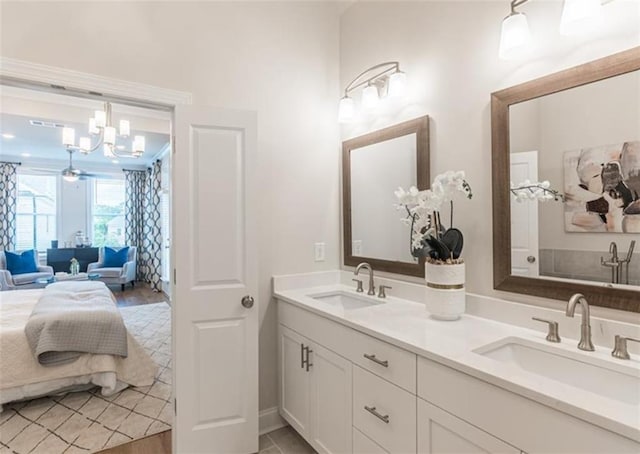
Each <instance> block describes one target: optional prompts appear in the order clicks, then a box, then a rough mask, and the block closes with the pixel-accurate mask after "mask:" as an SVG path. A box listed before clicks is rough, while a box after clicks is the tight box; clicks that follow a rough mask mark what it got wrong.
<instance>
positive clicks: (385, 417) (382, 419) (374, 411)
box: [364, 405, 389, 424]
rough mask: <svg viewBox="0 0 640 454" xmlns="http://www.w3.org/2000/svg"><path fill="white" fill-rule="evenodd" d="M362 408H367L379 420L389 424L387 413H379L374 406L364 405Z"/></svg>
mask: <svg viewBox="0 0 640 454" xmlns="http://www.w3.org/2000/svg"><path fill="white" fill-rule="evenodd" d="M364 409H365V410H367V411H368V412H369V413H371V414H372V415H373V416H375V417H376V418H378V419H379V420H381V421H384V422H385V424H389V415H381V414H380V413H378V412H377V411H376V407H367V406H366V405H365V406H364Z"/></svg>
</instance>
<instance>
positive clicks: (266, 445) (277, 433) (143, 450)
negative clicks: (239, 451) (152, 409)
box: [97, 426, 316, 454]
mask: <svg viewBox="0 0 640 454" xmlns="http://www.w3.org/2000/svg"><path fill="white" fill-rule="evenodd" d="M259 442H260V446H259V448H258V449H259V452H258V454H315V453H316V451H315V450H314V449H313V448H312V447H311V446H310V445H309V444H308V443H307V442H306V441H304V440H303V438H302V437H301V436H300V435H298V433H297V432H296V431H295V430H293V429H292V428H291V426H286V427H283V428H281V429H277V430H274V431H273V432H269V433H268V434H264V435H260V438H259ZM211 452H212V453H215V452H216V451H215V450H212V451H211ZM97 454H171V431H170V430H167V431H166V432H160V433H159V434H155V435H151V436H150V437H146V438H142V439H140V440H136V441H132V442H131V443H125V444H123V445H120V446H116V447H114V448H110V449H106V450H104V451H100V452H98V453H97Z"/></svg>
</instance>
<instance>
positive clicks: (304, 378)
mask: <svg viewBox="0 0 640 454" xmlns="http://www.w3.org/2000/svg"><path fill="white" fill-rule="evenodd" d="M278 338H279V340H278V342H279V346H278V348H279V364H280V367H279V369H280V412H281V414H282V416H283V417H284V418H285V419H286V420H287V421H288V422H289V423H290V424H291V426H292V427H293V428H294V429H296V431H297V432H298V433H299V434H300V435H302V436H303V437H304V438H305V439H307V441H308V442H309V443H310V444H311V445H312V446H313V447H314V448H315V449H316V450H317V451H318V452H320V453H346V452H351V449H352V441H351V437H352V430H351V419H352V418H351V401H352V398H351V389H352V379H351V374H352V365H351V362H349V361H347V360H346V359H345V358H342V357H341V356H339V355H337V354H335V353H333V352H331V351H330V350H327V349H326V348H323V347H322V346H320V345H318V344H317V343H314V342H312V341H311V340H309V339H307V338H306V337H304V336H301V335H300V334H298V333H296V332H295V331H293V330H291V329H288V328H287V327H285V326H283V325H280V326H279V333H278Z"/></svg>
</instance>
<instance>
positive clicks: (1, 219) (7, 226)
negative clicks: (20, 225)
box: [0, 162, 19, 251]
mask: <svg viewBox="0 0 640 454" xmlns="http://www.w3.org/2000/svg"><path fill="white" fill-rule="evenodd" d="M18 165H19V164H16V163H12V162H0V250H4V251H9V250H14V248H15V245H16V207H17V204H18V174H17V168H18Z"/></svg>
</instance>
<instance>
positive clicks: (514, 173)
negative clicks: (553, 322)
mask: <svg viewBox="0 0 640 454" xmlns="http://www.w3.org/2000/svg"><path fill="white" fill-rule="evenodd" d="M525 180H529V181H538V152H537V151H524V152H522V153H511V181H512V182H513V183H514V184H520V183H522V182H523V181H525ZM538 255H539V252H538V202H537V201H525V202H516V201H515V200H514V198H513V197H511V274H513V275H515V276H527V277H538V275H539V268H538V267H539V261H540V257H539V256H538Z"/></svg>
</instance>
